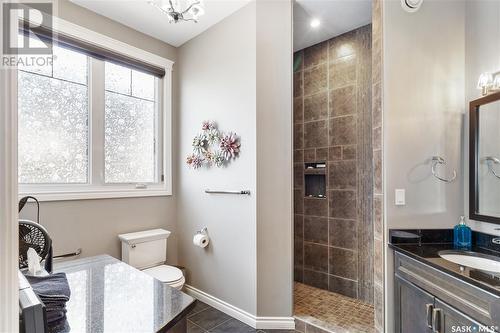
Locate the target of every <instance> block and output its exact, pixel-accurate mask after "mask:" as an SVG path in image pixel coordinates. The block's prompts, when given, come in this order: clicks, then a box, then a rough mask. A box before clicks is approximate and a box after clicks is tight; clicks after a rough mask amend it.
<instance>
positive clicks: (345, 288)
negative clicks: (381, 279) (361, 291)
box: [328, 275, 358, 298]
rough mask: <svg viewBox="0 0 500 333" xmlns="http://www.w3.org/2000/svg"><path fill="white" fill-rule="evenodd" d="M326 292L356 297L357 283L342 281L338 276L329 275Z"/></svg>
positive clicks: (347, 280)
mask: <svg viewBox="0 0 500 333" xmlns="http://www.w3.org/2000/svg"><path fill="white" fill-rule="evenodd" d="M328 290H330V291H333V292H334V293H339V294H342V295H345V296H349V297H352V298H357V297H358V282H356V281H355V280H349V279H344V278H341V277H338V276H333V275H329V288H328Z"/></svg>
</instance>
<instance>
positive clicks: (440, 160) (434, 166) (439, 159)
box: [431, 156, 457, 183]
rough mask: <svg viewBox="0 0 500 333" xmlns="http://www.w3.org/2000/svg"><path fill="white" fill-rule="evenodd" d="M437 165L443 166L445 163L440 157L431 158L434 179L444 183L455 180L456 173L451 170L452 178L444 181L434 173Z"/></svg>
mask: <svg viewBox="0 0 500 333" xmlns="http://www.w3.org/2000/svg"><path fill="white" fill-rule="evenodd" d="M438 164H442V165H445V164H446V161H445V160H444V158H442V157H441V156H432V167H431V170H432V175H433V176H434V177H436V178H437V179H438V180H440V181H442V182H445V183H451V182H452V181H454V180H455V179H456V178H457V171H456V170H453V176H451V178H448V179H446V178H443V177H440V176H439V175H438V174H437V172H436V167H437V165H438Z"/></svg>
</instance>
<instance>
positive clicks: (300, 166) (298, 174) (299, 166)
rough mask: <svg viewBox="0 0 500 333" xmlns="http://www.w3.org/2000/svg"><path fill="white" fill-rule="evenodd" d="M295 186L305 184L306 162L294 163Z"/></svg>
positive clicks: (300, 186) (299, 186) (298, 186)
mask: <svg viewBox="0 0 500 333" xmlns="http://www.w3.org/2000/svg"><path fill="white" fill-rule="evenodd" d="M293 186H294V187H295V188H302V187H303V186H304V163H294V165H293Z"/></svg>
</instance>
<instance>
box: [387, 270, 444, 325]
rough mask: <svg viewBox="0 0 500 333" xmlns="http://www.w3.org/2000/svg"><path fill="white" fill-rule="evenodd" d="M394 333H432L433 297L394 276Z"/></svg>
mask: <svg viewBox="0 0 500 333" xmlns="http://www.w3.org/2000/svg"><path fill="white" fill-rule="evenodd" d="M395 287H396V288H395V293H396V303H397V304H396V309H397V310H396V332H401V333H403V332H404V333H427V332H429V333H430V332H432V329H431V327H432V326H431V320H432V318H431V316H432V307H433V305H434V296H432V295H431V294H429V293H427V292H425V291H423V290H422V289H420V288H418V287H417V286H415V285H413V284H412V283H410V282H408V281H406V280H404V279H401V278H400V277H398V276H396V286H395Z"/></svg>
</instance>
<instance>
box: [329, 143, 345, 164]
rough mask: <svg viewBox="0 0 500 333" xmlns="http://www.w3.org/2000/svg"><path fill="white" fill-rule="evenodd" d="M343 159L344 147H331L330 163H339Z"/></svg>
mask: <svg viewBox="0 0 500 333" xmlns="http://www.w3.org/2000/svg"><path fill="white" fill-rule="evenodd" d="M341 159H342V147H341V146H336V147H330V148H328V160H329V161H338V160H341Z"/></svg>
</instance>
